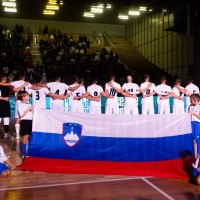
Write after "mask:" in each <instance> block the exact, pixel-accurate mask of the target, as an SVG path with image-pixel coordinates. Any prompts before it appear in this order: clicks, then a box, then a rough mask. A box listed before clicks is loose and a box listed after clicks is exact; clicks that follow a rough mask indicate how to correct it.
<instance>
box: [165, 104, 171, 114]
mask: <svg viewBox="0 0 200 200" xmlns="http://www.w3.org/2000/svg"><path fill="white" fill-rule="evenodd" d="M164 113H165V114H170V106H169V102H168V103H165V106H164Z"/></svg>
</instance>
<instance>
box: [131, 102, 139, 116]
mask: <svg viewBox="0 0 200 200" xmlns="http://www.w3.org/2000/svg"><path fill="white" fill-rule="evenodd" d="M131 110H132V114H133V115H139V111H138V106H137V103H134V104H133V105H132V108H131Z"/></svg>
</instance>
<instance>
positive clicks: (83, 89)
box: [81, 86, 86, 94]
mask: <svg viewBox="0 0 200 200" xmlns="http://www.w3.org/2000/svg"><path fill="white" fill-rule="evenodd" d="M81 90H82V93H83V94H85V93H86V91H85V87H84V86H82V88H81Z"/></svg>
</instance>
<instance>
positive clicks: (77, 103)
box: [69, 75, 88, 113]
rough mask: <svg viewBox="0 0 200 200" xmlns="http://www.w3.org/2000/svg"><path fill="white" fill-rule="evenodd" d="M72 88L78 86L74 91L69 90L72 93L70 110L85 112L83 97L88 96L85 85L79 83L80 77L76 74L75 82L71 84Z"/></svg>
mask: <svg viewBox="0 0 200 200" xmlns="http://www.w3.org/2000/svg"><path fill="white" fill-rule="evenodd" d="M69 87H70V88H76V87H77V89H75V90H74V91H69V93H70V106H71V107H70V111H71V112H78V113H84V109H83V102H82V99H83V98H86V97H87V96H88V94H87V92H86V90H85V87H84V86H83V85H82V84H79V77H78V76H77V75H75V76H74V83H73V84H72V85H70V86H69Z"/></svg>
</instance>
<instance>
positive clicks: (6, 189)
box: [0, 176, 151, 191]
mask: <svg viewBox="0 0 200 200" xmlns="http://www.w3.org/2000/svg"><path fill="white" fill-rule="evenodd" d="M141 178H151V176H149V177H139V176H137V177H131V178H117V179H107V180H95V181H80V182H71V183H70V182H69V183H57V184H47V185H32V186H22V187H11V188H0V191H8V190H22V189H33V188H46V187H58V186H68V185H83V184H91V183H104V182H115V181H127V180H141Z"/></svg>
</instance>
